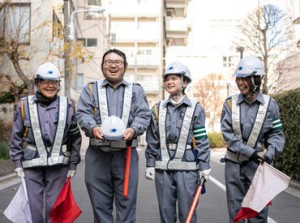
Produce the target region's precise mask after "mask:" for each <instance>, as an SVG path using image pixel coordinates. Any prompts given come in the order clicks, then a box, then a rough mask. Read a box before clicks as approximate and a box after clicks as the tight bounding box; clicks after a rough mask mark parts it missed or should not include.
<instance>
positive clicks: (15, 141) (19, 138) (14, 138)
mask: <svg viewBox="0 0 300 223" xmlns="http://www.w3.org/2000/svg"><path fill="white" fill-rule="evenodd" d="M21 100H24V99H21ZM20 105H21V103H20V102H19V103H18V106H17V109H16V113H15V118H14V123H13V127H12V134H11V139H10V143H9V147H10V151H9V154H10V158H11V160H12V161H13V162H14V164H15V167H16V168H18V167H22V162H21V159H22V157H23V147H22V143H23V135H24V132H25V126H24V123H23V120H22V115H21V106H20Z"/></svg>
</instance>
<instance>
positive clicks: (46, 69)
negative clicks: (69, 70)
mask: <svg viewBox="0 0 300 223" xmlns="http://www.w3.org/2000/svg"><path fill="white" fill-rule="evenodd" d="M35 79H36V80H39V79H40V80H54V81H60V72H59V70H58V68H57V67H56V66H55V65H54V64H52V63H44V64H42V65H41V66H39V67H38V69H37V71H36V74H35Z"/></svg>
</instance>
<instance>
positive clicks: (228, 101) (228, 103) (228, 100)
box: [226, 98, 231, 109]
mask: <svg viewBox="0 0 300 223" xmlns="http://www.w3.org/2000/svg"><path fill="white" fill-rule="evenodd" d="M226 102H227V105H228V107H229V108H230V109H231V103H230V99H229V98H227V99H226Z"/></svg>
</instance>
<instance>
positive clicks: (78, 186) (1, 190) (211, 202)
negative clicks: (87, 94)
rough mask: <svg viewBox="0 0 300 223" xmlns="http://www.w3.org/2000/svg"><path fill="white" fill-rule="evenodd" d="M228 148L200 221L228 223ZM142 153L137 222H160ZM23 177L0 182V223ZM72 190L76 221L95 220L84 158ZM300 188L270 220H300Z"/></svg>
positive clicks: (215, 162) (203, 200) (283, 198)
mask: <svg viewBox="0 0 300 223" xmlns="http://www.w3.org/2000/svg"><path fill="white" fill-rule="evenodd" d="M223 153H224V151H222V150H214V151H213V152H212V162H211V164H212V176H211V178H210V180H209V181H208V182H207V183H206V194H204V195H202V196H201V197H200V200H199V204H198V207H197V213H198V218H199V220H198V222H201V223H202V222H205V223H223V222H224V223H226V222H228V220H227V219H228V217H227V206H226V195H225V191H224V190H225V187H224V165H223V164H221V163H220V162H219V159H220V157H222V156H223ZM139 154H140V176H139V177H140V178H139V189H138V203H137V223H158V222H159V210H158V205H157V198H156V193H155V187H154V181H149V180H146V179H145V177H144V172H145V159H144V155H143V150H142V149H139ZM19 182H20V181H19V180H18V179H17V180H11V181H9V182H8V183H9V184H6V185H5V186H3V184H2V185H0V197H1V202H0V222H1V223H9V221H8V220H7V219H6V218H5V216H4V215H3V210H4V209H5V208H6V207H7V205H8V204H9V202H10V200H11V199H12V197H13V195H14V194H15V192H16V190H17V189H18V186H19ZM11 184H13V185H11ZM71 185H72V190H73V193H74V195H75V199H76V201H77V202H78V205H79V206H80V208H81V209H82V211H83V213H82V214H81V216H80V217H79V218H78V219H77V220H76V223H92V222H93V214H92V208H91V205H90V201H89V198H88V195H87V191H86V188H85V184H84V160H83V162H82V163H81V164H80V165H79V167H78V173H77V174H76V176H75V178H74V179H73V180H72V182H71ZM299 210H300V191H299V190H295V189H293V188H289V189H287V190H286V191H285V192H283V193H281V194H279V195H278V196H277V197H276V198H275V199H274V200H273V205H272V207H271V208H270V219H269V223H290V222H297V221H298V220H295V219H300V211H299Z"/></svg>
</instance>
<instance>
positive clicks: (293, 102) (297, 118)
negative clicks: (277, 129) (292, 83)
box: [273, 88, 300, 180]
mask: <svg viewBox="0 0 300 223" xmlns="http://www.w3.org/2000/svg"><path fill="white" fill-rule="evenodd" d="M273 97H274V98H275V100H276V101H277V103H278V105H279V108H280V115H281V117H280V119H281V122H282V124H283V131H284V135H285V139H286V143H285V147H284V150H283V153H282V154H281V155H279V156H277V157H276V158H275V162H274V165H275V167H276V168H278V169H279V170H281V171H283V172H285V173H286V174H287V175H289V176H290V177H292V178H293V179H295V180H300V135H299V134H300V88H299V89H295V90H291V91H287V92H284V93H281V94H277V95H273Z"/></svg>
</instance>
